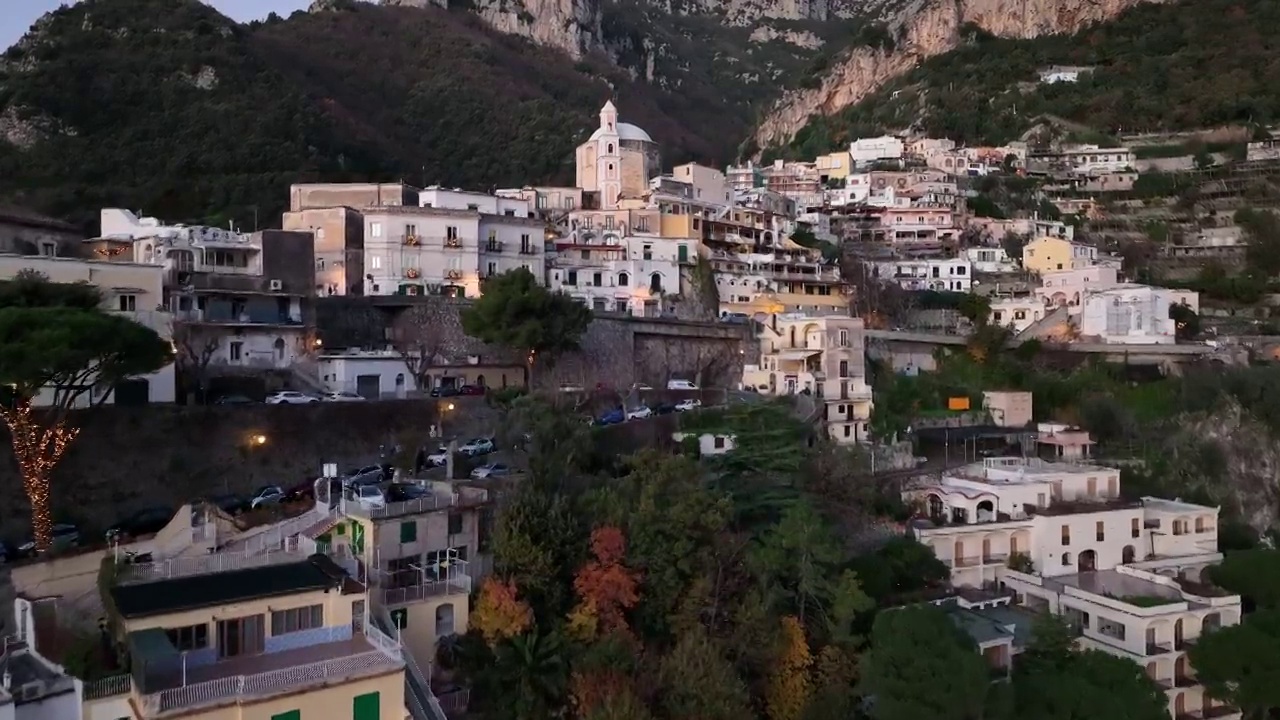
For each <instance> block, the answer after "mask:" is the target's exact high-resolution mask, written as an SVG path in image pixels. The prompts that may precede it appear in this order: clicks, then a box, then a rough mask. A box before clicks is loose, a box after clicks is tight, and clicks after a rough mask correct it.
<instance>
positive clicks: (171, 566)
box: [117, 537, 316, 585]
mask: <svg viewBox="0 0 1280 720" xmlns="http://www.w3.org/2000/svg"><path fill="white" fill-rule="evenodd" d="M315 552H316V544H315V541H314V540H311V539H310V538H297V537H295V538H290V539H289V540H288V541H287V542H285V543H284V546H283V548H282V549H279V550H270V549H268V550H266V551H261V550H259V551H256V552H247V551H244V550H238V551H235V552H220V553H213V554H210V555H197V556H194V557H176V558H171V559H169V560H162V561H160V562H155V563H142V564H137V565H121V566H120V571H119V574H118V576H117V578H118V579H117V583H118V584H121V585H125V584H130V583H145V582H156V581H159V580H171V579H173V578H180V577H190V576H192V575H211V574H213V573H220V572H227V571H229V570H247V569H250V568H257V567H265V566H268V565H282V564H284V563H293V562H301V561H303V560H306V559H307V558H308V557H310V556H311V555H314V554H315Z"/></svg>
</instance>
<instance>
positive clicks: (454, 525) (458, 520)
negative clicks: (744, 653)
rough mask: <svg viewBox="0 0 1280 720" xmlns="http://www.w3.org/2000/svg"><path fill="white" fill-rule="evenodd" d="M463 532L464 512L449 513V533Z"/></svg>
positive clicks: (457, 533)
mask: <svg viewBox="0 0 1280 720" xmlns="http://www.w3.org/2000/svg"><path fill="white" fill-rule="evenodd" d="M461 533H462V513H449V534H450V535H459V534H461Z"/></svg>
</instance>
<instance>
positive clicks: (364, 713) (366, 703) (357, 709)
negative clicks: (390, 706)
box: [351, 692, 403, 720]
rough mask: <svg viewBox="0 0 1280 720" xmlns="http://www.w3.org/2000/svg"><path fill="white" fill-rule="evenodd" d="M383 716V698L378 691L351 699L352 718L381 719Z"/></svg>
mask: <svg viewBox="0 0 1280 720" xmlns="http://www.w3.org/2000/svg"><path fill="white" fill-rule="evenodd" d="M400 712H403V711H400ZM381 718H382V699H381V697H379V695H378V693H376V692H371V693H368V694H365V695H357V696H355V698H353V699H352V700H351V720H381Z"/></svg>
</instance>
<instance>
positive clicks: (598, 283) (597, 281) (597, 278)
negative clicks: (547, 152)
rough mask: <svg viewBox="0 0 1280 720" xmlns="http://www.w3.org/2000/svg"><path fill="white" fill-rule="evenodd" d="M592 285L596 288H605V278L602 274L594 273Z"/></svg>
mask: <svg viewBox="0 0 1280 720" xmlns="http://www.w3.org/2000/svg"><path fill="white" fill-rule="evenodd" d="M591 284H592V285H594V286H595V287H603V286H604V277H603V276H602V275H601V274H600V273H592V275H591Z"/></svg>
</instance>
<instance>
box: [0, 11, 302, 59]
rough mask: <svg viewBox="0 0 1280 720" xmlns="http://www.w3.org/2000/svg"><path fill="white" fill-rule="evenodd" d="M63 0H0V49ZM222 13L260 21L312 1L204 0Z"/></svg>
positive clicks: (18, 36) (21, 34) (13, 40)
mask: <svg viewBox="0 0 1280 720" xmlns="http://www.w3.org/2000/svg"><path fill="white" fill-rule="evenodd" d="M69 4H71V3H69V2H66V0H0V5H3V6H5V7H4V10H3V11H0V49H3V48H8V47H9V46H10V45H12V44H14V43H16V42H18V39H19V38H21V37H22V36H23V35H24V34H25V33H26V32H27V30H29V29H30V28H31V24H32V23H34V22H35V21H36V20H37V19H39V18H40V16H41V15H44V14H45V13H47V12H49V11H50V10H53V9H55V8H57V7H58V6H59V5H69ZM206 4H208V5H212V6H214V7H216V8H218V10H219V11H220V12H222V14H223V15H226V16H228V17H232V18H235V19H236V20H239V21H241V22H244V21H246V20H260V19H262V18H265V17H266V16H267V14H268V13H271V12H276V13H279V14H280V15H281V16H287V15H288V14H289V13H291V12H293V11H294V10H302V9H305V8H306V7H308V6H309V5H311V0H206Z"/></svg>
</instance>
